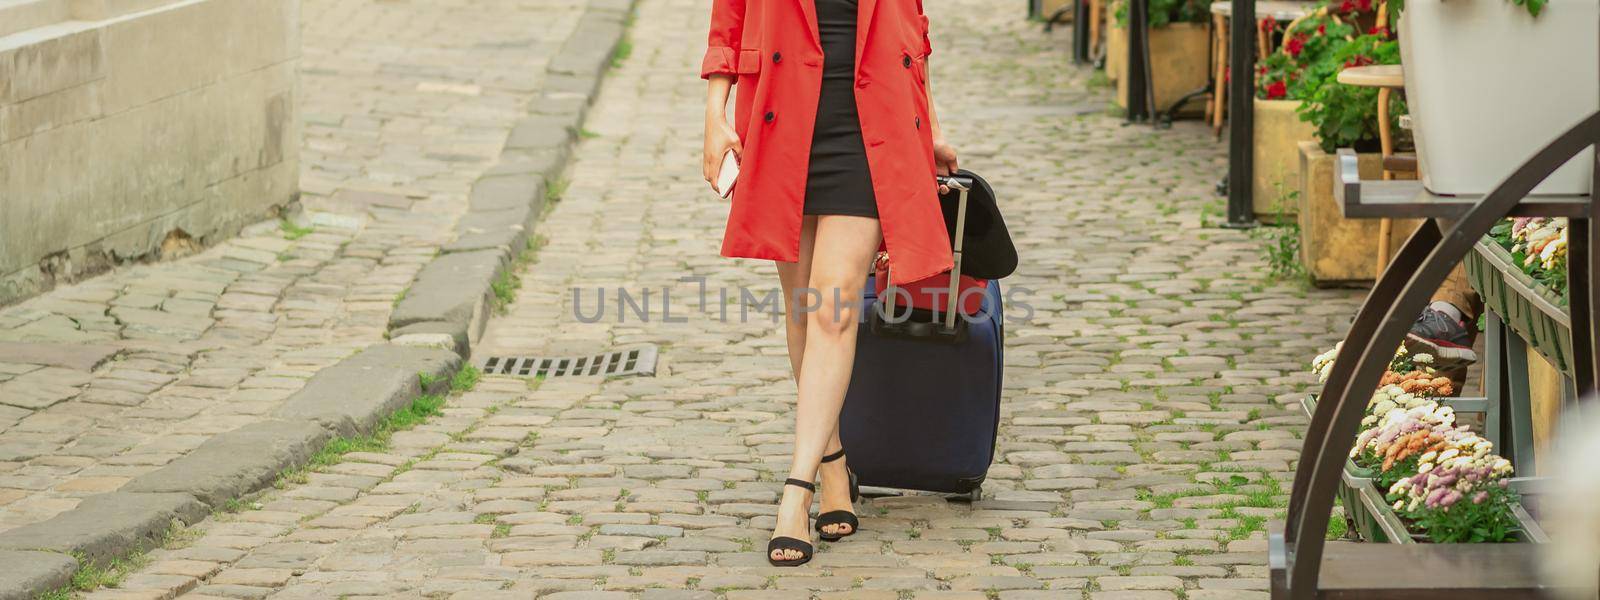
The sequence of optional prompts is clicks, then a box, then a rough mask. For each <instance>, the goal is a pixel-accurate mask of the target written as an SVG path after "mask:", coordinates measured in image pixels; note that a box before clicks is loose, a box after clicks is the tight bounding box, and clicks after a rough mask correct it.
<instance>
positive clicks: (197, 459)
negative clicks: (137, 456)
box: [122, 373, 331, 509]
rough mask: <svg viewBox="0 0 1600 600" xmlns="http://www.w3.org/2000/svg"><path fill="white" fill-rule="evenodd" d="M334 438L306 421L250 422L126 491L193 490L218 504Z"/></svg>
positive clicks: (135, 481) (270, 477)
mask: <svg viewBox="0 0 1600 600" xmlns="http://www.w3.org/2000/svg"><path fill="white" fill-rule="evenodd" d="M320 375H321V374H320V373H319V374H318V376H320ZM330 437H331V436H330V435H329V433H328V430H326V429H324V428H322V427H320V426H318V425H317V424H316V423H308V422H305V421H276V420H274V421H261V422H257V423H251V424H249V425H245V426H244V427H240V428H238V429H235V430H233V431H228V432H224V433H220V434H217V435H216V436H215V437H213V438H211V439H209V440H206V442H205V443H204V444H201V445H200V447H199V448H195V449H194V451H192V452H190V453H188V454H186V455H184V456H183V457H182V458H179V459H177V460H174V461H172V462H170V463H167V464H166V466H163V467H161V468H159V469H156V470H154V471H151V472H149V473H145V474H144V475H140V476H138V477H135V478H133V480H132V481H129V482H128V483H126V484H124V485H123V486H122V491H124V492H173V493H188V494H191V495H193V496H194V497H195V499H196V500H199V501H200V502H201V503H203V504H205V505H206V506H208V507H210V508H212V509H216V508H218V507H220V506H221V505H222V503H223V502H226V501H227V500H229V499H232V498H238V497H239V496H242V495H244V494H247V493H250V492H252V491H255V490H258V489H261V488H263V487H266V486H268V485H270V484H271V483H272V481H273V480H274V479H276V478H277V477H278V473H280V472H282V471H283V469H284V465H296V464H303V463H305V462H306V460H307V459H309V458H311V455H312V454H315V453H316V451H317V450H318V449H320V448H322V446H323V444H326V443H328V439H329V438H330Z"/></svg>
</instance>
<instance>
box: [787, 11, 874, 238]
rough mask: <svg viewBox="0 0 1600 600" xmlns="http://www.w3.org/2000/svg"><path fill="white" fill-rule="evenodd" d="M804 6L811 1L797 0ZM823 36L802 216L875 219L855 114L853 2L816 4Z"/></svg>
mask: <svg viewBox="0 0 1600 600" xmlns="http://www.w3.org/2000/svg"><path fill="white" fill-rule="evenodd" d="M801 1H802V2H808V1H811V0H801ZM816 6H817V33H818V34H819V36H820V37H821V38H822V57H823V58H822V93H821V94H819V95H818V97H817V123H816V129H815V131H814V132H813V133H812V137H811V163H810V167H809V169H808V171H807V173H806V201H805V211H804V212H805V214H808V215H854V216H859V217H872V218H874V219H876V218H878V203H877V198H876V196H874V195H873V193H872V173H871V172H870V171H868V169H867V148H866V144H864V143H863V142H862V140H861V116H860V115H859V114H858V113H857V112H856V94H855V67H856V10H857V6H858V5H857V0H816Z"/></svg>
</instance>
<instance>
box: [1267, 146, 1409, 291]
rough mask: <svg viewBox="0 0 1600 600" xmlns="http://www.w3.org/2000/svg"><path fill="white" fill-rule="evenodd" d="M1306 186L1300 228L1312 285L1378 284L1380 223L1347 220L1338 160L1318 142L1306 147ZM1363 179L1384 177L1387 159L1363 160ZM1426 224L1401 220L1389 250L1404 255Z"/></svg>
mask: <svg viewBox="0 0 1600 600" xmlns="http://www.w3.org/2000/svg"><path fill="white" fill-rule="evenodd" d="M1298 146H1299V155H1300V156H1299V159H1300V162H1299V165H1300V173H1299V175H1300V180H1299V182H1298V185H1297V186H1296V189H1298V190H1299V192H1300V196H1299V198H1298V210H1297V213H1298V214H1297V218H1298V220H1299V223H1300V263H1301V265H1303V266H1304V267H1305V271H1306V274H1307V275H1308V276H1310V278H1311V281H1312V283H1314V284H1316V285H1318V286H1323V287H1329V286H1339V285H1348V284H1357V283H1362V282H1367V281H1372V280H1374V279H1376V278H1377V262H1378V234H1379V231H1380V226H1381V225H1380V222H1379V220H1378V219H1346V218H1344V213H1343V211H1341V210H1340V208H1339V202H1338V200H1337V199H1335V198H1334V197H1333V182H1334V169H1335V164H1334V163H1335V162H1336V161H1335V159H1334V156H1333V155H1331V154H1328V153H1326V152H1323V151H1322V147H1320V146H1318V145H1317V143H1316V142H1300V144H1299V145H1298ZM1359 168H1360V172H1361V178H1362V179H1379V178H1381V177H1382V176H1383V159H1382V157H1381V156H1380V155H1379V154H1377V153H1375V152H1374V153H1366V154H1361V155H1360V167H1359ZM1419 223H1421V221H1419V220H1416V219H1395V220H1394V226H1393V228H1392V230H1391V233H1390V241H1389V247H1390V248H1391V249H1392V251H1399V249H1400V245H1401V244H1404V243H1405V240H1406V238H1407V237H1408V236H1410V235H1411V232H1412V231H1413V230H1415V229H1416V227H1417V225H1418V224H1419Z"/></svg>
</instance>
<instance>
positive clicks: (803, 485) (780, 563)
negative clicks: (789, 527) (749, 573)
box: [767, 478, 817, 567]
mask: <svg viewBox="0 0 1600 600" xmlns="http://www.w3.org/2000/svg"><path fill="white" fill-rule="evenodd" d="M783 484H784V485H792V486H795V487H797V488H800V489H802V490H806V491H808V492H811V493H813V494H815V493H816V492H817V486H815V485H812V483H811V482H809V481H801V480H799V479H793V478H791V479H785V480H784V481H783ZM806 506H807V508H809V507H810V506H811V503H810V502H806ZM807 512H810V511H809V510H808V511H807ZM776 550H795V551H798V552H799V553H800V558H788V559H783V560H778V559H775V558H772V553H773V552H774V551H776ZM814 552H815V549H814V548H813V547H812V546H811V543H810V542H807V541H805V540H800V539H795V538H792V537H789V536H778V537H775V538H772V540H771V541H769V542H767V562H769V563H772V566H774V567H798V566H800V565H803V564H806V563H808V562H811V555H812V554H813V553H814Z"/></svg>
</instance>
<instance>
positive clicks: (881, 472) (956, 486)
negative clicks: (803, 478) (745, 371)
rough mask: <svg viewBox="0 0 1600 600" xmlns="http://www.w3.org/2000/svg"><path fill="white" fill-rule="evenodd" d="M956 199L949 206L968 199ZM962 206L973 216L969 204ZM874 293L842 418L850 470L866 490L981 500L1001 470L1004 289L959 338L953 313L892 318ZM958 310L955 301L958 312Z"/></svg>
mask: <svg viewBox="0 0 1600 600" xmlns="http://www.w3.org/2000/svg"><path fill="white" fill-rule="evenodd" d="M962 174H963V175H970V174H968V173H965V172H963V173H962ZM969 181H970V180H969ZM978 181H979V182H980V183H981V180H978ZM963 187H964V186H963ZM984 187H985V188H986V187H987V184H984ZM957 189H958V192H953V193H951V194H949V196H955V195H957V193H959V194H961V195H962V196H964V195H965V194H966V190H964V189H960V188H957ZM960 200H961V202H960V206H961V207H962V208H963V209H964V208H965V205H966V202H965V198H964V197H963V198H961V199H960ZM955 221H956V222H957V223H961V222H963V221H964V219H955ZM1001 227H1003V225H1001ZM962 233H963V232H962V231H960V226H959V225H957V226H956V229H954V230H953V231H952V236H951V238H952V240H953V241H954V243H953V246H954V251H955V254H956V265H957V270H958V272H959V269H960V266H959V265H960V264H961V252H962V244H961V240H962V238H963V236H962ZM874 289H875V288H874V286H873V281H871V278H869V280H868V282H867V285H866V288H865V290H866V291H865V292H864V296H865V298H864V300H865V306H864V308H863V310H862V311H861V319H862V326H861V329H860V332H859V333H858V334H857V336H856V358H855V368H854V369H853V371H852V374H851V376H850V388H849V390H848V391H847V392H846V393H845V401H844V408H843V410H842V412H841V413H840V417H839V436H840V438H841V441H842V442H843V444H844V448H845V451H846V452H847V453H849V457H850V458H849V460H850V468H851V469H852V470H853V471H855V473H856V475H857V476H858V478H859V480H860V483H861V485H864V486H875V487H886V488H897V489H907V490H922V491H929V492H940V493H946V494H966V495H967V497H968V498H970V499H973V500H976V499H978V498H980V497H981V494H982V486H983V480H984V477H986V476H987V474H988V472H989V465H990V463H992V462H993V461H994V450H995V438H996V435H997V433H998V429H999V425H1000V390H1001V382H1002V378H1001V369H1002V363H1003V361H1002V349H1003V340H1004V337H1005V336H1004V333H1005V332H1004V316H1003V308H1002V306H1001V294H1000V282H999V281H996V280H993V279H991V280H989V281H988V286H987V289H986V290H984V297H983V301H982V305H981V308H980V309H979V311H978V313H977V314H976V315H972V316H959V317H958V318H957V319H955V321H954V323H955V329H951V328H948V327H946V326H945V325H946V323H948V322H949V321H948V317H949V312H948V311H947V312H946V314H932V313H930V312H929V311H923V310H920V309H918V310H914V311H911V314H910V315H909V316H907V315H904V314H901V315H894V314H892V313H891V314H890V315H885V314H884V313H883V312H882V311H880V310H879V299H878V298H877V296H876V293H875V292H874V291H873V290H874ZM890 289H891V290H892V289H893V288H890ZM955 301H956V299H955V298H953V297H952V298H950V304H949V309H950V310H951V311H953V310H954V309H955ZM895 321H900V322H899V323H896V322H895ZM906 324H913V325H919V326H915V327H908V326H906Z"/></svg>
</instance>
